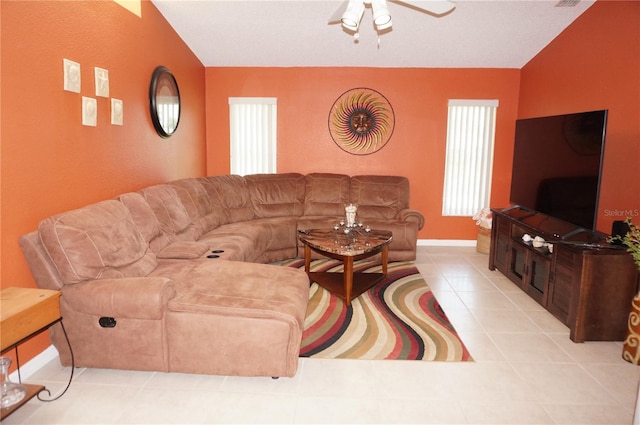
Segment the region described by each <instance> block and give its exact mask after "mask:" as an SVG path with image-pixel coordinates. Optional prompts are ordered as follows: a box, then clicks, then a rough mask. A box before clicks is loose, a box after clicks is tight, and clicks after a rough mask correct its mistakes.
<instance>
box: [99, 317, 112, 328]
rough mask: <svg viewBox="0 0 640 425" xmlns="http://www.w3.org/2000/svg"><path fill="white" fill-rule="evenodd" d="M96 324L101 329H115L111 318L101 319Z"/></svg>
mask: <svg viewBox="0 0 640 425" xmlns="http://www.w3.org/2000/svg"><path fill="white" fill-rule="evenodd" d="M98 323H99V324H100V326H101V327H103V328H115V327H116V319H114V318H113V317H101V318H100V319H99V320H98Z"/></svg>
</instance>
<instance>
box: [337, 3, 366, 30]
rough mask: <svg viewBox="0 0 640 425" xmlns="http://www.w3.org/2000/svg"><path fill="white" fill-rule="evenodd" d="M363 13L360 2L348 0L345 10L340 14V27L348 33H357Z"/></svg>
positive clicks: (362, 6)
mask: <svg viewBox="0 0 640 425" xmlns="http://www.w3.org/2000/svg"><path fill="white" fill-rule="evenodd" d="M363 13H364V2H363V1H362V0H350V1H349V4H348V5H347V9H346V10H345V11H344V13H343V14H342V19H341V21H342V26H343V27H345V28H346V29H348V30H350V31H357V30H358V26H359V25H360V20H361V19H362V14H363Z"/></svg>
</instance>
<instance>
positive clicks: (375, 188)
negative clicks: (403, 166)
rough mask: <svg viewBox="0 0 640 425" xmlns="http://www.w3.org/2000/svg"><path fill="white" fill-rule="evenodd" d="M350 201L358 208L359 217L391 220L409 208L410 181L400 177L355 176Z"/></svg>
mask: <svg viewBox="0 0 640 425" xmlns="http://www.w3.org/2000/svg"><path fill="white" fill-rule="evenodd" d="M350 201H351V202H352V203H354V204H355V205H357V206H358V213H357V214H358V217H360V218H363V219H367V218H377V219H386V220H391V219H394V218H397V214H398V211H400V210H402V209H404V208H409V180H408V179H407V178H406V177H400V176H354V177H352V178H351V189H350Z"/></svg>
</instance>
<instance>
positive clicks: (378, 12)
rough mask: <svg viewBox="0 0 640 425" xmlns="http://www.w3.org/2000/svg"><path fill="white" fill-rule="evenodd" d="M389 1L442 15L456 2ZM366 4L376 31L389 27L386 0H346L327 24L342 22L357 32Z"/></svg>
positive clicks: (389, 21)
mask: <svg viewBox="0 0 640 425" xmlns="http://www.w3.org/2000/svg"><path fill="white" fill-rule="evenodd" d="M389 1H390V2H392V3H397V4H399V5H402V6H405V7H409V8H411V9H414V10H418V11H421V12H426V13H429V14H432V15H436V16H440V15H444V14H445V13H448V12H450V11H452V10H453V9H454V8H455V7H456V4H455V3H454V2H452V1H449V0H421V1H414V0H389ZM367 5H370V6H371V9H372V11H373V23H374V24H375V26H376V29H377V30H378V31H382V30H386V29H389V28H391V25H392V22H391V14H390V13H389V9H388V8H387V0H346V1H345V2H344V3H343V4H342V5H341V6H340V7H339V8H338V9H337V10H336V11H335V12H334V14H333V15H332V16H331V18H330V19H329V24H342V26H343V27H344V28H345V29H346V30H347V31H351V32H354V33H356V34H357V32H358V27H359V26H360V20H361V19H362V15H363V14H364V9H365V6H367Z"/></svg>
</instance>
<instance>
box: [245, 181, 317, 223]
mask: <svg viewBox="0 0 640 425" xmlns="http://www.w3.org/2000/svg"><path fill="white" fill-rule="evenodd" d="M245 179H246V181H247V184H248V187H249V194H250V195H251V202H252V203H253V208H254V211H255V214H256V217H257V218H271V217H299V216H300V215H302V212H303V209H304V196H305V178H304V176H303V175H302V174H298V173H283V174H254V175H250V176H245Z"/></svg>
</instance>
